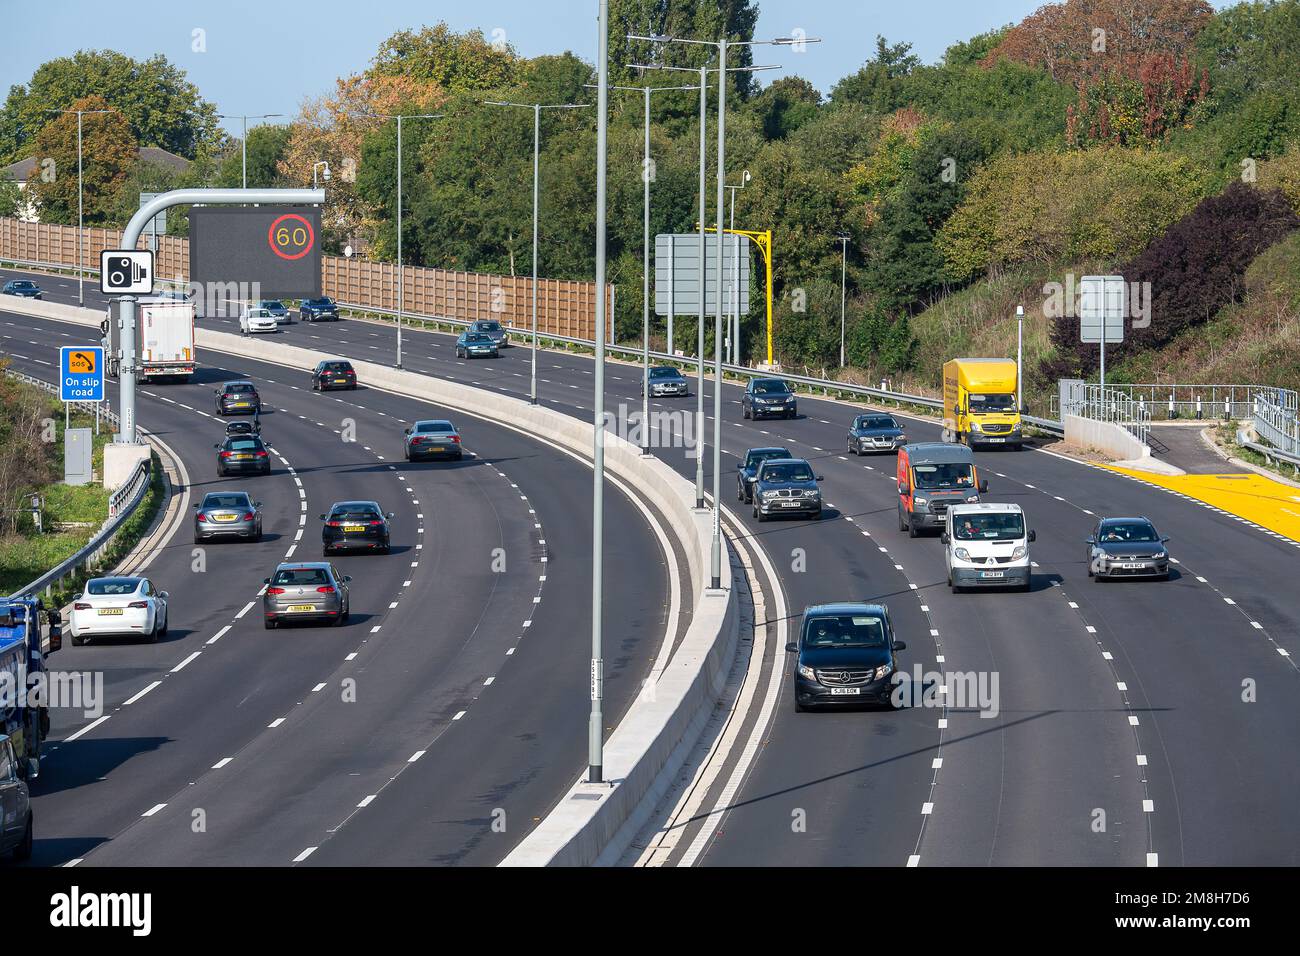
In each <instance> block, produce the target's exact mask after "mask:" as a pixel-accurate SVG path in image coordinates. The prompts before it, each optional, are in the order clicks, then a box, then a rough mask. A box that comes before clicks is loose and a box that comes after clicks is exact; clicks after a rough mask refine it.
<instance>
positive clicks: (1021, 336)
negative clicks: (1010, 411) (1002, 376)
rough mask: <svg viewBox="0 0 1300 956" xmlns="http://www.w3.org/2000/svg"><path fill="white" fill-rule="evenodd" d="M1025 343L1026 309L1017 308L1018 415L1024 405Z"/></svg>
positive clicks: (1020, 306)
mask: <svg viewBox="0 0 1300 956" xmlns="http://www.w3.org/2000/svg"><path fill="white" fill-rule="evenodd" d="M1024 341H1025V307H1024V306H1023V305H1018V306H1016V414H1017V415H1019V414H1020V413H1021V412H1022V411H1023V410H1024V407H1025V404H1024V387H1025V386H1024V382H1023V378H1024V362H1023V356H1024Z"/></svg>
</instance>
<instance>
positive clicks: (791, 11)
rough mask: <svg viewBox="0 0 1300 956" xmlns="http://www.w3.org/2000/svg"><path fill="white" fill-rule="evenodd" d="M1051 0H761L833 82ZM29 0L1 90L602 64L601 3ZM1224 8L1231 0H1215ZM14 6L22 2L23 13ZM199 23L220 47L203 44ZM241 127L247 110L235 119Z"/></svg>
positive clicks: (770, 20) (283, 104)
mask: <svg viewBox="0 0 1300 956" xmlns="http://www.w3.org/2000/svg"><path fill="white" fill-rule="evenodd" d="M1042 2H1043V0H758V6H759V20H758V29H757V33H756V35H757V36H758V37H766V36H779V35H783V34H789V33H790V32H791V31H792V30H794V29H795V28H802V29H803V30H805V31H806V33H807V35H808V36H820V37H822V38H823V42H821V43H820V44H814V45H810V46H809V47H808V49H807V52H806V53H803V54H797V53H794V52H792V51H790V50H785V49H780V48H777V49H771V50H767V51H761V52H758V53H756V55H755V61H756V62H768V63H777V64H780V65H781V66H782V67H783V68H784V69H783V70H782V71H780V72H778V71H775V70H773V71H771V72H768V73H765V74H763V75H762V77H761V78H762V80H763V81H764V82H768V81H770V80H771V79H773V78H775V77H779V76H782V75H785V74H787V73H792V74H798V75H799V76H803V77H805V78H807V79H808V80H810V81H811V82H812V83H813V85H815V86H816V87H817V88H818V89H820V90H822V91H823V92H826V91H828V90H829V89H830V87H831V86H832V85H833V84H834V83H835V82H836V81H837V80H839V79H840V78H841V77H843V76H845V75H847V74H849V73H851V72H852V71H854V70H856V69H857V68H858V67H859V66H861V65H862V62H863V61H864V60H865V59H866V58H867V57H868V56H869V55H870V52H871V49H872V47H873V45H874V43H875V37H876V34H878V33H882V34H884V35H885V36H886V37H887V38H889V40H890V41H892V42H897V41H900V40H906V41H909V42H910V43H912V45H913V49H914V51H915V52H916V53H917V54H918V55H919V56H920V57H921V58H922V59H923V60H924V61H926V62H927V63H929V62H933V61H934V60H936V59H938V57H939V56H941V55H942V54H943V51H944V50H945V49H946V48H947V47H948V46H950V45H951V44H953V43H954V42H956V41H958V40H963V39H966V38H968V37H971V36H974V35H975V34H977V33H983V32H985V31H987V30H991V29H994V28H996V27H998V26H1001V25H1002V24H1005V23H1011V22H1015V21H1017V20H1020V19H1021V18H1023V17H1025V16H1026V15H1028V14H1029V13H1032V12H1033V11H1034V10H1035V9H1036V8H1037V7H1039V6H1040V5H1041V3H1042ZM11 5H12V6H13V7H14V8H17V7H18V6H19V5H21V7H22V29H21V31H20V32H21V42H17V41H18V38H19V37H18V35H17V34H11V35H10V36H9V37H8V38H7V39H6V40H5V41H3V44H2V46H3V56H0V94H4V93H7V92H8V90H9V87H10V86H11V85H13V84H15V83H25V82H26V81H27V80H28V78H30V76H31V74H32V72H33V70H35V69H36V67H37V66H39V65H40V64H41V63H43V62H45V61H46V60H49V59H51V58H53V57H57V56H66V55H68V54H71V53H73V52H75V51H76V50H78V49H87V48H94V49H102V48H110V49H114V50H118V51H120V52H122V53H126V54H129V55H131V56H134V57H137V58H145V57H148V56H152V55H153V54H156V53H161V54H163V55H164V56H166V57H167V58H168V59H169V60H171V62H172V63H174V64H176V65H177V66H179V67H181V68H182V69H184V70H185V71H186V72H187V73H188V75H189V79H190V81H191V82H193V83H195V84H196V85H197V86H198V88H199V90H200V91H201V92H202V94H203V96H204V97H206V98H207V99H208V100H210V101H212V102H214V103H215V104H216V105H217V107H218V110H219V112H222V113H284V114H286V115H287V116H293V115H294V114H295V113H297V110H298V105H299V103H300V102H301V101H302V99H303V98H304V97H306V96H310V95H315V94H318V93H322V92H325V91H326V90H328V89H330V88H331V87H332V85H333V81H334V79H335V78H336V77H338V76H343V75H347V74H350V73H356V72H359V71H361V70H363V69H364V68H365V67H366V64H367V63H368V62H369V60H370V58H371V57H372V56H373V55H374V52H375V50H376V49H377V48H378V46H379V44H380V42H381V41H382V40H383V39H384V38H385V37H387V36H389V35H390V34H392V33H393V32H394V31H396V30H399V29H407V28H418V27H419V26H421V25H422V24H429V25H432V24H434V23H437V22H438V21H439V20H446V21H447V23H448V24H449V25H450V26H451V28H452V29H453V30H456V31H464V30H469V29H474V28H478V29H481V30H483V32H484V33H485V34H487V35H488V36H489V37H491V36H493V35H494V34H493V31H494V30H497V29H500V30H504V31H505V33H504V36H505V39H506V41H507V42H509V43H510V44H512V45H513V46H514V47H515V48H516V49H517V50H518V51H519V52H520V53H522V54H523V55H525V56H537V55H539V54H543V53H562V52H564V51H565V50H572V51H573V52H574V53H576V54H578V55H579V56H581V57H583V58H584V59H586V60H587V61H588V62H594V61H595V52H596V0H472V2H466V0H313V2H305V0H207V2H204V3H194V2H177V0H128V2H125V3H123V2H117V3H113V2H106V0H45V2H43V3H42V2H37V3H33V2H23V0H0V7H9V6H11ZM1214 5H1215V6H1216V7H1222V6H1225V5H1226V0H1214ZM11 15H12V11H11ZM196 28H201V29H203V30H204V31H206V40H207V52H204V53H196V52H194V51H193V50H192V49H191V36H192V32H193V31H194V30H195V29H196ZM226 125H227V128H229V129H231V130H232V131H235V130H237V129H238V125H239V124H238V121H235V122H234V123H230V122H228V123H227V124H226Z"/></svg>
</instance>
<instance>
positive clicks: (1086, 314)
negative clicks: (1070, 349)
mask: <svg viewBox="0 0 1300 956" xmlns="http://www.w3.org/2000/svg"><path fill="white" fill-rule="evenodd" d="M1127 291H1128V285H1127V283H1126V282H1125V280H1124V277H1123V276H1083V277H1082V278H1080V279H1079V341H1080V342H1086V343H1092V344H1096V343H1099V342H1101V337H1102V329H1103V327H1104V328H1105V334H1106V342H1107V343H1108V344H1109V343H1118V342H1123V341H1124V316H1125V315H1126V314H1127V309H1126V305H1127V303H1126V301H1125V294H1126V293H1127Z"/></svg>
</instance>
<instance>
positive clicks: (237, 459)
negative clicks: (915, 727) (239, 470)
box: [230, 455, 253, 461]
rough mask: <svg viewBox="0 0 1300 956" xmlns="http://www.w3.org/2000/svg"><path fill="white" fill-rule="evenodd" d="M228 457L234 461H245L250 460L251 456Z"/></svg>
mask: <svg viewBox="0 0 1300 956" xmlns="http://www.w3.org/2000/svg"><path fill="white" fill-rule="evenodd" d="M230 457H231V458H233V459H235V460H236V461H247V460H248V459H249V458H252V457H253V456H252V455H231V456H230Z"/></svg>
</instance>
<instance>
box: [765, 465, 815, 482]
mask: <svg viewBox="0 0 1300 956" xmlns="http://www.w3.org/2000/svg"><path fill="white" fill-rule="evenodd" d="M758 477H759V480H760V481H812V480H813V473H812V469H811V468H809V467H808V466H807V465H805V464H804V463H803V462H794V463H791V464H788V465H770V464H769V465H764V466H763V470H762V471H760V472H759V473H758Z"/></svg>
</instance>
